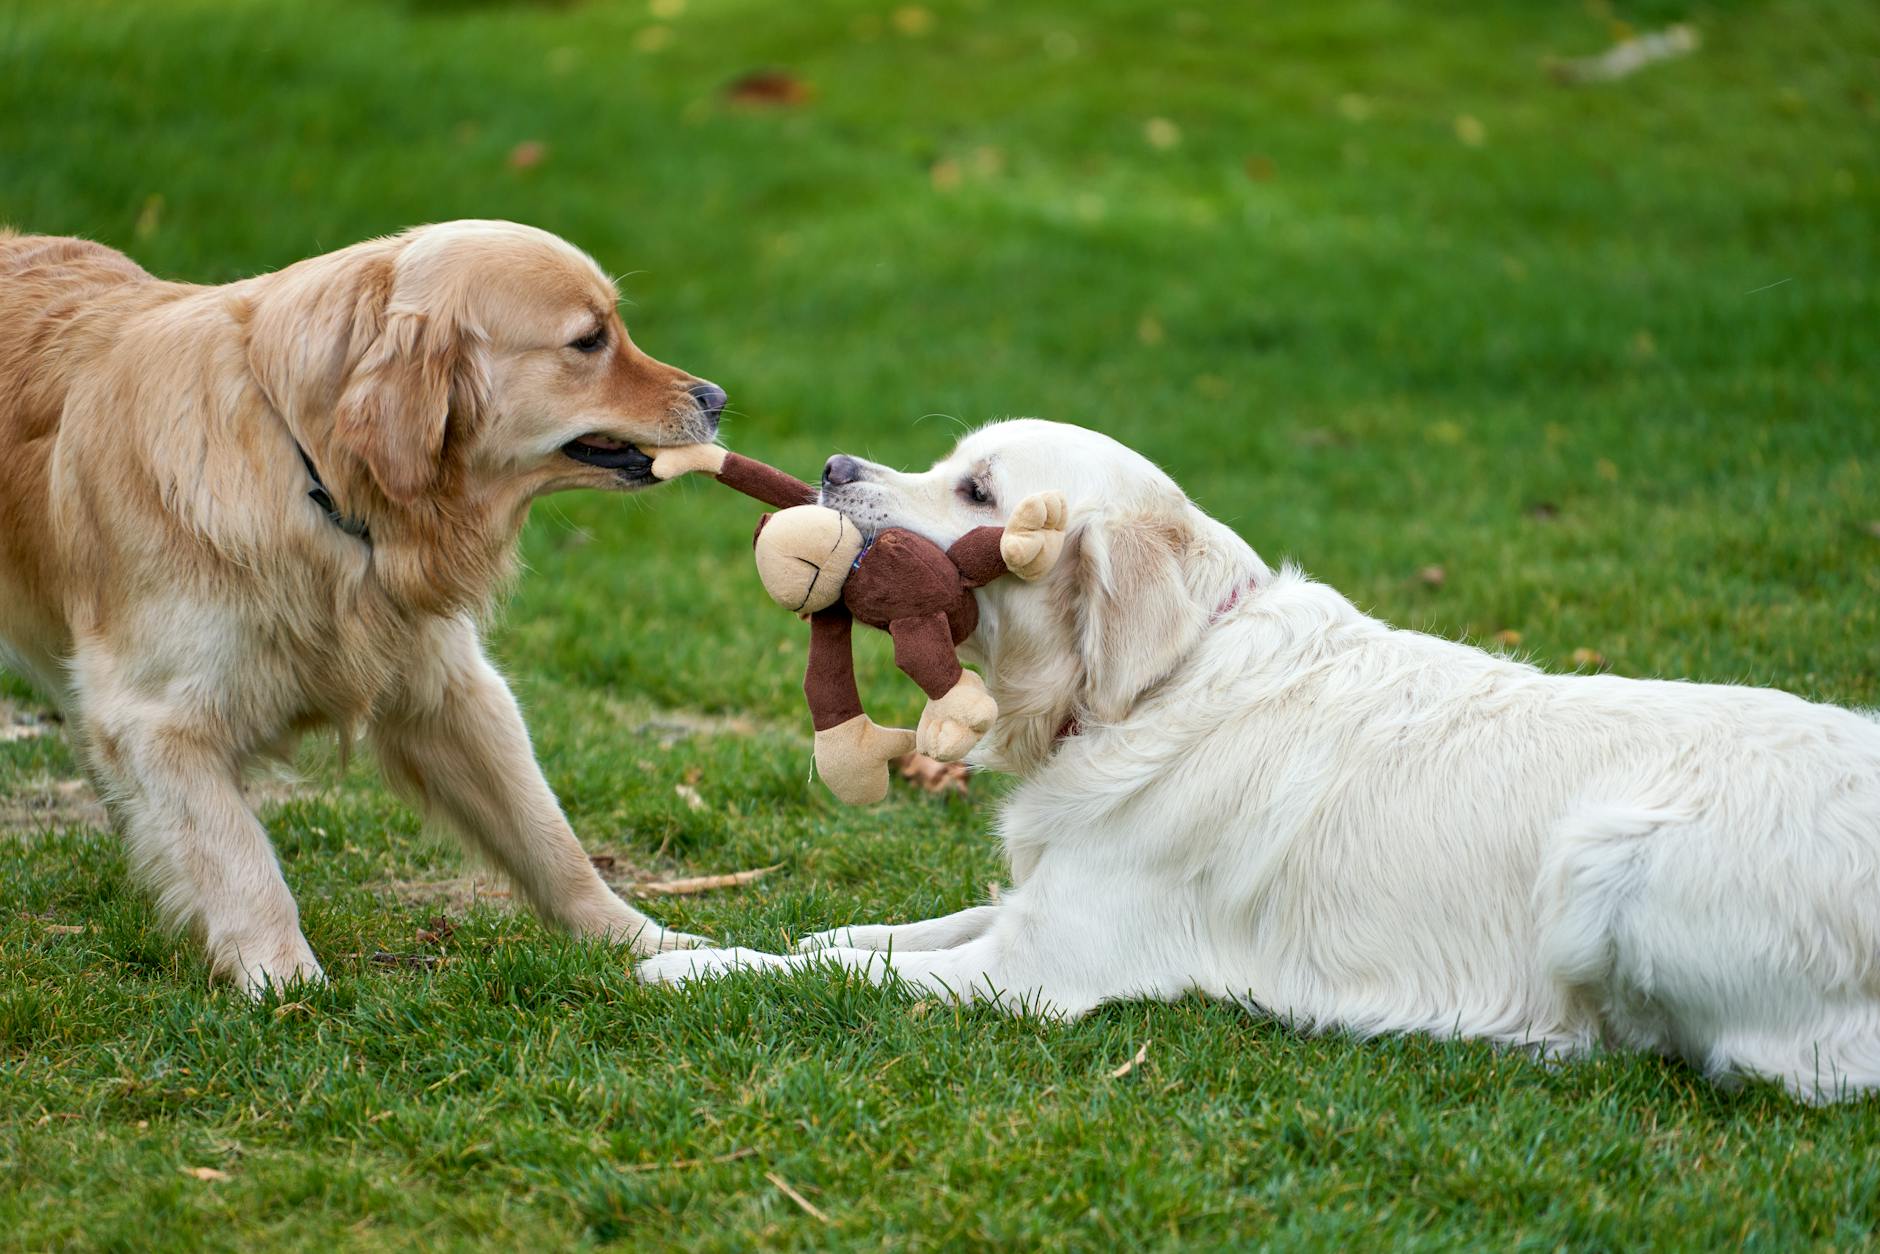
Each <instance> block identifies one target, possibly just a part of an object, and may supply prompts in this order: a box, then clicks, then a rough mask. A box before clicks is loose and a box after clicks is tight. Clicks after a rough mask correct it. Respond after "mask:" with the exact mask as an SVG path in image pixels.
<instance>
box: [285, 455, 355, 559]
mask: <svg viewBox="0 0 1880 1254" xmlns="http://www.w3.org/2000/svg"><path fill="white" fill-rule="evenodd" d="M294 448H295V449H296V450H297V451H298V452H299V453H300V461H301V464H302V465H303V466H305V467H306V468H307V478H309V479H311V480H313V488H312V489H311V490H310V491H309V492H308V493H307V497H308V499H309V500H311V501H312V502H313V503H314V504H315V505H318V506H319V507H320V508H321V510H322V511H324V512H325V514H326V520H327V521H328V522H330V523H332V524H333V525H334V526H335V527H338V528H339V529H340V530H341V531H343V532H345V533H346V534H347V535H349V536H352V537H353V538H354V539H356V540H360V541H363V542H364V543H365V544H366V545H367V546H368V547H369V546H370V545H371V544H372V533H371V532H370V531H368V530H367V529H366V525H365V523H364V522H362V521H360V520H359V519H357V518H353V517H351V516H350V515H347V514H343V513H341V512H340V508H339V505H338V504H337V503H336V502H335V501H334V500H333V494H332V493H331V492H328V491H327V490H326V483H325V481H323V480H322V479H321V478H320V471H319V469H318V468H317V467H316V466H315V465H314V464H313V458H311V457H309V456H308V455H307V450H306V449H304V448H302V447H301V444H300V441H299V440H295V441H294Z"/></svg>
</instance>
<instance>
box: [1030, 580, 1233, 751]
mask: <svg viewBox="0 0 1880 1254" xmlns="http://www.w3.org/2000/svg"><path fill="white" fill-rule="evenodd" d="M1259 586H1260V577H1259V576H1258V575H1248V576H1247V578H1246V579H1245V580H1244V581H1242V582H1241V583H1237V584H1235V585H1234V590H1233V591H1232V592H1230V593H1228V594H1227V596H1226V597H1224V598H1223V599H1222V601H1221V603H1220V604H1219V605H1217V606H1215V607H1214V612H1213V613H1212V614H1210V615H1208V626H1210V627H1212V626H1214V624H1216V623H1218V622H1220V621H1221V620H1222V619H1223V618H1226V617H1227V614H1228V611H1230V610H1232V609H1233V608H1234V607H1235V606H1236V605H1239V604H1240V598H1241V597H1243V596H1245V595H1246V594H1247V593H1249V592H1253V591H1255V590H1257V589H1258V588H1259ZM1083 730H1084V725H1083V722H1082V721H1081V720H1080V719H1079V718H1078V717H1077V715H1076V714H1075V713H1072V714H1069V715H1066V716H1065V719H1064V721H1063V722H1062V723H1059V724H1058V729H1057V735H1056V736H1054V737H1052V740H1053V742H1054V743H1061V742H1063V741H1066V740H1069V739H1070V738H1071V737H1072V736H1076V735H1079V734H1081V733H1082V732H1083Z"/></svg>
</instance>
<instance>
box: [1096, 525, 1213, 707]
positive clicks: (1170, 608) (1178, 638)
mask: <svg viewBox="0 0 1880 1254" xmlns="http://www.w3.org/2000/svg"><path fill="white" fill-rule="evenodd" d="M1193 541H1194V532H1193V527H1192V524H1191V523H1190V521H1189V519H1188V516H1187V509H1186V503H1185V502H1177V501H1170V502H1158V503H1156V504H1153V505H1150V506H1147V507H1144V508H1136V509H1131V508H1127V507H1121V508H1117V509H1113V510H1112V509H1102V510H1098V511H1095V512H1092V513H1089V514H1086V515H1084V517H1083V518H1082V519H1078V520H1074V521H1073V522H1072V525H1071V529H1070V534H1069V535H1068V536H1067V537H1066V544H1065V547H1066V549H1068V550H1069V551H1070V556H1071V561H1070V562H1069V563H1068V565H1069V567H1070V574H1071V579H1072V580H1073V581H1074V586H1075V591H1074V593H1073V598H1074V602H1073V604H1074V612H1075V615H1076V624H1077V642H1078V653H1079V655H1080V660H1081V661H1082V664H1083V673H1084V679H1083V691H1082V693H1081V694H1080V704H1081V705H1082V707H1083V709H1084V710H1085V711H1086V712H1088V714H1089V715H1090V716H1091V718H1093V719H1095V720H1096V721H1098V722H1105V723H1111V722H1116V721H1118V720H1120V719H1122V718H1125V717H1127V716H1128V714H1129V711H1130V708H1131V707H1132V706H1134V705H1135V703H1136V699H1137V698H1138V697H1139V696H1141V695H1142V693H1143V691H1144V690H1145V689H1147V688H1149V687H1150V686H1151V685H1152V684H1154V683H1155V682H1156V681H1157V680H1159V679H1162V678H1163V677H1164V676H1166V675H1167V674H1168V673H1169V672H1170V671H1172V670H1173V669H1174V668H1175V665H1176V664H1177V663H1178V662H1180V661H1181V659H1182V657H1183V655H1185V654H1186V653H1187V652H1188V650H1189V649H1190V648H1192V647H1193V646H1194V643H1195V640H1196V638H1197V637H1198V636H1199V635H1200V633H1201V630H1202V628H1203V627H1204V626H1206V624H1207V614H1206V611H1205V609H1204V608H1203V607H1201V606H1199V605H1198V604H1196V602H1195V600H1194V597H1193V595H1192V593H1191V592H1190V590H1189V588H1188V582H1187V579H1186V577H1185V574H1184V570H1183V558H1184V554H1185V553H1186V551H1187V550H1188V548H1189V546H1190V545H1191V544H1192V543H1193Z"/></svg>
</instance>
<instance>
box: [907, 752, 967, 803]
mask: <svg viewBox="0 0 1880 1254" xmlns="http://www.w3.org/2000/svg"><path fill="white" fill-rule="evenodd" d="M894 765H895V767H896V769H898V770H899V771H900V773H901V778H902V779H904V780H907V781H908V782H909V783H911V784H913V785H914V786H915V787H917V788H920V789H921V790H923V791H925V792H930V793H934V794H936V795H939V796H945V795H946V794H948V793H956V794H958V795H959V796H962V797H963V796H965V795H966V791H967V781H968V780H969V779H970V778H971V776H972V771H971V769H970V768H969V767H968V766H967V765H966V763H964V762H941V761H939V760H937V759H935V758H930V757H928V756H927V755H926V754H924V753H906V754H902V755H901V756H900V757H898V758H896V759H895V760H894Z"/></svg>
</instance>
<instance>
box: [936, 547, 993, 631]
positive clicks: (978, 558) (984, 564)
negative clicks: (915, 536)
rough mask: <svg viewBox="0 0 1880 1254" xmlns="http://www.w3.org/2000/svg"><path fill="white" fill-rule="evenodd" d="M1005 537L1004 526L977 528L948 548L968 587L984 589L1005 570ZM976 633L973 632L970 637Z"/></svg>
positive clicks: (948, 554) (949, 554) (949, 555)
mask: <svg viewBox="0 0 1880 1254" xmlns="http://www.w3.org/2000/svg"><path fill="white" fill-rule="evenodd" d="M1003 539H1005V528H1004V527H974V528H973V529H972V530H971V531H969V532H967V533H966V534H965V535H963V536H961V537H960V538H959V540H958V542H957V543H955V544H954V546H953V547H952V548H950V549H948V550H947V556H948V557H950V558H952V559H953V564H954V565H955V566H957V567H959V568H960V577H961V578H962V579H964V580H965V581H966V586H967V587H969V588H983V587H985V586H986V585H987V584H989V583H991V582H992V581H993V580H994V579H997V578H998V577H999V576H1000V575H1003V574H1004V573H1005V569H1006V568H1005V557H1004V555H1003V554H1001V553H1000V552H999V542H1000V541H1001V540H1003ZM972 634H973V633H972V632H970V631H969V632H967V633H966V636H970V635H972ZM966 636H961V637H960V639H962V640H964V639H966Z"/></svg>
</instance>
